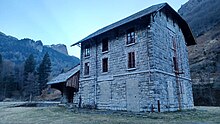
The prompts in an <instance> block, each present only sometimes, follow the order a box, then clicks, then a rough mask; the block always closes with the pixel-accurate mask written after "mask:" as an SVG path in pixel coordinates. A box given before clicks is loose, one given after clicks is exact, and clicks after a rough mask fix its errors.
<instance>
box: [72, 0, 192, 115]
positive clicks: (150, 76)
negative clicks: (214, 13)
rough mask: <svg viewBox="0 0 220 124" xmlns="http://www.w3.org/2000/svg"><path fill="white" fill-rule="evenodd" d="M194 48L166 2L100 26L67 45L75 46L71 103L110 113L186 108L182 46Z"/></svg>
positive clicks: (186, 76)
mask: <svg viewBox="0 0 220 124" xmlns="http://www.w3.org/2000/svg"><path fill="white" fill-rule="evenodd" d="M194 44H195V40H194V37H193V35H192V33H191V31H190V29H189V26H188V25H187V23H186V22H185V21H184V20H183V19H182V18H181V17H180V15H178V13H177V12H176V11H175V10H173V9H172V8H171V7H170V6H169V5H168V4H167V3H162V4H158V5H154V6H151V7H149V8H147V9H145V10H142V11H140V12H138V13H136V14H134V15H131V16H129V17H127V18H125V19H122V20H120V21H118V22H116V23H113V24H111V25H109V26H106V27H104V28H102V29H100V30H98V31H96V32H94V33H93V34H91V35H89V36H87V37H86V38H84V39H82V40H81V41H79V42H76V43H75V44H73V46H74V45H80V47H81V60H80V61H81V64H80V65H81V67H80V70H81V71H80V84H79V92H78V93H77V94H76V96H75V98H74V100H75V102H76V103H81V106H82V107H96V108H98V109H110V110H127V111H136V112H140V111H156V112H163V111H176V110H181V109H191V108H192V107H193V106H194V105H193V96H192V84H191V79H190V70H189V64H188V53H187V46H189V45H194ZM79 100H80V102H79Z"/></svg>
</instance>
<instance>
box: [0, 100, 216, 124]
mask: <svg viewBox="0 0 220 124" xmlns="http://www.w3.org/2000/svg"><path fill="white" fill-rule="evenodd" d="M43 123H46V124H119V123H120V124H134V123H135V124H144V123H147V124H151V123H152V124H155V123H180V124H185V123H188V124H212V123H220V107H196V110H190V111H184V112H172V113H141V114H133V113H127V112H117V111H104V110H86V109H80V110H78V109H74V110H73V109H66V108H64V107H12V106H11V105H10V106H7V105H6V104H4V105H2V104H1V103H0V124H43Z"/></svg>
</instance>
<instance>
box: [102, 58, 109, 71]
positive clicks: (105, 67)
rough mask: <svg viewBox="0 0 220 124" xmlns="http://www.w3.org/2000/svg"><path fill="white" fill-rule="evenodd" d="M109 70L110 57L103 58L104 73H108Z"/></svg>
mask: <svg viewBox="0 0 220 124" xmlns="http://www.w3.org/2000/svg"><path fill="white" fill-rule="evenodd" d="M108 71H109V70H108V58H103V59H102V73H107V72H108Z"/></svg>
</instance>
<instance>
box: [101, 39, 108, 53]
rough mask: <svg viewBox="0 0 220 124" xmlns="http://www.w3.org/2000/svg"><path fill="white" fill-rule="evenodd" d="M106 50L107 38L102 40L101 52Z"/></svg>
mask: <svg viewBox="0 0 220 124" xmlns="http://www.w3.org/2000/svg"><path fill="white" fill-rule="evenodd" d="M106 51H108V38H106V39H103V40H102V52H106Z"/></svg>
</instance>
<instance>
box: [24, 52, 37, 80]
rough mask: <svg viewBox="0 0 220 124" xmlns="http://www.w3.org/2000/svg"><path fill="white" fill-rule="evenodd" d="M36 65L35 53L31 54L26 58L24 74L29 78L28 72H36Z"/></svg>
mask: <svg viewBox="0 0 220 124" xmlns="http://www.w3.org/2000/svg"><path fill="white" fill-rule="evenodd" d="M35 67H36V62H35V60H34V56H33V54H31V55H29V57H28V58H27V59H26V61H25V63H24V75H25V76H26V77H25V78H27V75H28V73H34V72H35Z"/></svg>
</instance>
